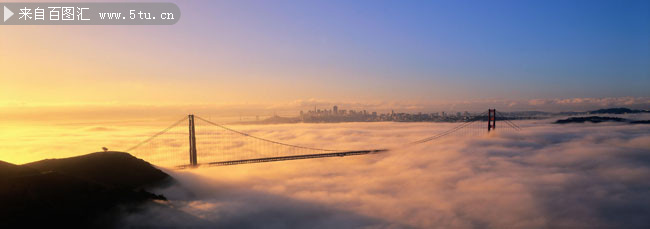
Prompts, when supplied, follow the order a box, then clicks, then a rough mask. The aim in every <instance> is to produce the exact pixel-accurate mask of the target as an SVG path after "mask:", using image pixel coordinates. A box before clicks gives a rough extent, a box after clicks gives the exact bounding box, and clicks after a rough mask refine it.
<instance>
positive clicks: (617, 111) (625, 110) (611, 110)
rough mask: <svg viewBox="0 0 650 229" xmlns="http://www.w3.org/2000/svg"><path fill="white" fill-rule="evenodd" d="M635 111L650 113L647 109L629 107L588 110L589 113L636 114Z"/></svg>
mask: <svg viewBox="0 0 650 229" xmlns="http://www.w3.org/2000/svg"><path fill="white" fill-rule="evenodd" d="M636 113H650V111H648V110H632V109H629V108H624V107H619V108H607V109H600V110H595V111H589V114H636Z"/></svg>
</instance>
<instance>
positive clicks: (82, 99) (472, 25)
mask: <svg viewBox="0 0 650 229" xmlns="http://www.w3.org/2000/svg"><path fill="white" fill-rule="evenodd" d="M176 4H177V5H178V6H179V8H180V9H181V19H180V20H179V22H178V23H177V24H175V25H172V26H2V27H0V31H1V34H2V36H0V49H1V50H2V53H1V54H0V106H2V107H4V108H5V109H4V110H5V112H9V113H12V114H13V115H15V116H20V115H22V114H24V113H34V112H38V111H41V112H51V113H53V114H57V112H59V113H60V112H66V111H68V112H69V111H73V110H74V111H75V112H78V111H79V110H82V111H84V112H86V111H87V112H90V113H92V112H94V111H96V110H97V109H98V108H97V107H101V108H105V107H108V108H110V109H112V110H113V111H115V112H116V113H128V112H133V110H134V109H135V110H138V109H142V107H166V109H168V110H169V109H176V108H177V107H179V106H183V107H186V108H187V109H184V110H182V112H185V111H186V110H192V109H195V108H200V107H204V106H210V107H214V108H218V109H220V111H219V112H222V113H223V112H226V111H229V112H230V113H231V114H233V115H234V114H237V113H239V114H241V113H242V112H243V113H247V114H250V115H253V114H260V113H262V114H265V115H268V114H270V113H272V112H278V111H286V112H287V113H291V112H293V113H297V112H298V111H299V110H300V109H306V108H307V107H310V108H313V106H314V105H318V104H327V106H331V105H332V104H344V105H350V106H351V107H350V108H354V109H361V108H376V109H378V110H384V111H385V110H390V109H398V110H404V111H433V110H444V109H454V104H470V103H471V104H473V105H467V106H466V107H463V108H462V109H468V110H476V111H478V110H484V109H487V108H486V107H487V106H489V102H493V101H497V102H498V104H501V105H503V106H502V107H499V108H506V109H537V110H575V109H578V110H579V109H591V108H596V107H599V106H601V105H594V106H589V107H585V106H582V107H581V106H575V107H572V106H567V107H560V108H558V107H553V106H532V107H527V106H520V107H508V106H507V105H508V104H511V103H512V102H517V103H523V104H528V105H531V104H537V105H539V103H535V102H534V101H539V100H546V101H562V100H573V101H575V100H574V99H581V100H592V101H593V100H607V101H612V100H626V101H628V100H634V101H644V102H640V103H638V102H637V103H633V104H631V105H634V106H636V107H641V108H643V107H646V108H647V107H648V106H650V104H649V103H648V102H647V100H648V97H650V93H649V92H648V90H647V88H648V86H650V3H648V1H489V2H486V1H427V2H420V1H417V2H403V1H353V2H350V1H309V2H305V1H178V2H176ZM531 101H532V102H531ZM486 104H487V105H486ZM578 105H580V104H578ZM613 105H616V106H622V105H626V103H617V104H613ZM627 105H630V104H629V103H628V104H627ZM134 107H135V108H134ZM108 108H107V109H108ZM24 109H28V111H25V110H24ZM110 109H109V110H110ZM459 109H460V108H459ZM51 110H54V111H51ZM177 110H179V112H178V113H182V112H181V111H180V109H177ZM14 111H15V112H14ZM118 111H119V112H118ZM127 111H128V112H127ZM216 113H218V112H216ZM89 115H90V114H89Z"/></svg>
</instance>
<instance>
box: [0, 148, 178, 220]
mask: <svg viewBox="0 0 650 229" xmlns="http://www.w3.org/2000/svg"><path fill="white" fill-rule="evenodd" d="M169 181H171V178H170V177H169V176H168V175H167V174H165V173H164V172H162V171H160V170H159V169H157V168H155V167H153V166H151V165H150V164H149V163H147V162H145V161H143V160H140V159H137V158H135V157H133V156H131V155H129V154H127V153H121V152H102V153H93V154H89V155H84V156H79V157H72V158H65V159H53V160H43V161H39V162H34V163H29V164H25V165H14V164H10V163H6V162H0V228H17V227H20V228H23V227H27V228H29V227H33V226H36V225H40V224H45V225H48V227H61V226H63V227H65V228H70V227H72V228H76V227H87V228H111V227H114V226H116V225H115V224H114V223H116V222H117V219H119V217H121V216H122V214H126V213H127V212H129V211H137V210H138V209H139V207H140V206H141V205H142V204H144V203H152V201H153V200H165V197H163V196H160V195H155V194H153V193H150V192H147V191H144V190H143V189H141V188H143V187H152V186H153V185H156V184H163V183H165V182H169Z"/></svg>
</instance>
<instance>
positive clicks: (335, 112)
mask: <svg viewBox="0 0 650 229" xmlns="http://www.w3.org/2000/svg"><path fill="white" fill-rule="evenodd" d="M332 110H333V111H334V114H338V113H339V107H338V106H336V105H334V108H333V109H332Z"/></svg>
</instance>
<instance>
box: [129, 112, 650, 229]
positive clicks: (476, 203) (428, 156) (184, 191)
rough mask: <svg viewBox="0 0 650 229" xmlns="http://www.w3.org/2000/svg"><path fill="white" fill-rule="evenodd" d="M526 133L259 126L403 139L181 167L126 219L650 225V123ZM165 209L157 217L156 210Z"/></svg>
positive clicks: (315, 135) (305, 137)
mask: <svg viewBox="0 0 650 229" xmlns="http://www.w3.org/2000/svg"><path fill="white" fill-rule="evenodd" d="M520 124H522V125H523V126H524V127H525V128H524V130H523V131H521V132H518V133H503V132H502V133H497V134H493V135H490V136H481V137H471V138H466V137H463V136H450V137H447V138H444V139H442V140H440V141H437V142H431V143H428V144H422V145H416V146H409V147H403V142H406V140H417V139H419V138H421V137H422V136H427V135H431V134H434V133H436V132H440V131H442V130H445V129H448V128H449V127H451V124H431V123H381V124H376V123H348V124H314V125H307V124H299V125H273V126H256V127H249V128H250V131H254V132H255V133H256V134H257V135H259V136H261V137H267V138H271V139H283V141H288V142H289V143H303V144H305V145H322V143H323V142H335V143H336V144H337V145H336V147H346V148H359V147H361V148H369V147H372V148H376V147H384V146H385V147H390V148H393V149H394V150H392V151H390V152H388V153H384V154H378V155H372V156H357V157H346V158H329V159H314V160H302V161H288V162H276V163H267V164H257V165H239V166H228V167H213V168H200V169H196V170H188V171H180V172H179V171H170V172H171V173H173V175H174V176H175V177H177V178H178V179H179V180H180V181H181V184H182V185H181V186H174V187H170V188H168V189H165V190H162V192H163V193H164V194H165V195H166V196H168V197H169V198H170V200H171V201H170V202H169V203H166V204H168V205H170V206H173V209H174V211H170V210H169V208H161V207H152V208H150V210H149V211H145V212H142V213H139V214H134V215H131V216H130V217H128V218H126V219H125V224H127V225H166V226H170V225H187V222H188V220H181V219H183V217H186V219H200V220H195V221H190V222H195V226H222V227H235V226H237V227H248V228H259V227H271V228H274V227H277V228H283V227H302V228H304V227H309V228H337V227H338V228H350V227H370V228H376V227H379V228H384V227H388V228H403V227H415V228H450V227H452V228H474V227H491V228H540V227H563V228H566V227H582V228H593V227H617V228H647V227H648V226H650V222H649V221H648V220H647V216H648V215H649V214H650V179H648V177H650V126H648V125H624V124H610V123H602V124H569V125H553V124H547V122H545V121H544V122H539V121H537V122H528V123H520ZM145 219H158V220H154V221H151V220H145Z"/></svg>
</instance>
